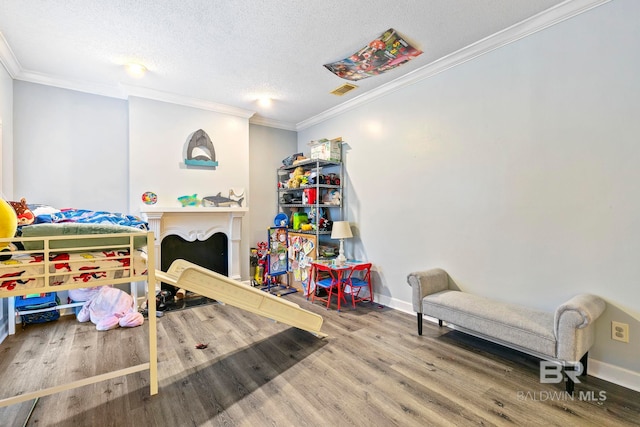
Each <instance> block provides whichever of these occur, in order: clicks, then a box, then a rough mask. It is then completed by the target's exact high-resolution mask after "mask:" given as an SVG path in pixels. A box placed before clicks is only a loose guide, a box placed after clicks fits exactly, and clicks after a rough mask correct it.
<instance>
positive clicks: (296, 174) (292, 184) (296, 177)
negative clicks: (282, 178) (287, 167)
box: [287, 166, 304, 188]
mask: <svg viewBox="0 0 640 427" xmlns="http://www.w3.org/2000/svg"><path fill="white" fill-rule="evenodd" d="M303 178H304V169H302V168H301V167H299V166H298V167H297V168H295V169H294V170H293V174H292V176H291V178H289V181H287V184H288V185H287V186H288V187H289V188H299V187H300V183H301V181H302V179H303Z"/></svg>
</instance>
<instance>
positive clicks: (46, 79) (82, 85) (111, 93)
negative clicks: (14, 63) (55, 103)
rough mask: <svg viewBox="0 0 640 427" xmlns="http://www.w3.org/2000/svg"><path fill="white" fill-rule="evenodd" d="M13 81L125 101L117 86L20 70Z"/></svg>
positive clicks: (123, 94) (125, 95)
mask: <svg viewBox="0 0 640 427" xmlns="http://www.w3.org/2000/svg"><path fill="white" fill-rule="evenodd" d="M15 79H16V80H22V81H25V82H29V83H38V84H41V85H46V86H54V87H59V88H62V89H69V90H75V91H78V92H84V93H90V94H93V95H101V96H106V97H109V98H119V99H127V94H126V93H124V92H123V91H122V89H121V88H119V87H117V86H111V85H105V84H100V83H95V82H87V81H82V80H69V79H63V78H61V77H57V76H52V75H50V74H44V73H38V72H36V71H28V70H22V71H21V72H20V74H18V75H17V76H16V77H15Z"/></svg>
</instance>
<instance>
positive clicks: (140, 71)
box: [125, 62, 147, 77]
mask: <svg viewBox="0 0 640 427" xmlns="http://www.w3.org/2000/svg"><path fill="white" fill-rule="evenodd" d="M125 68H126V69H127V72H128V73H129V74H130V75H132V76H133V77H142V76H144V74H145V73H146V72H147V67H145V66H144V65H142V64H136V63H133V62H132V63H129V64H126V65H125Z"/></svg>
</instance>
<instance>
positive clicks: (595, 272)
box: [298, 0, 640, 388]
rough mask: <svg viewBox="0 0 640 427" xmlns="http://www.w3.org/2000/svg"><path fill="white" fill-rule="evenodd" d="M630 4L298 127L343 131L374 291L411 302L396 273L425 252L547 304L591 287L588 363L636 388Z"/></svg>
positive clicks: (423, 258) (508, 296) (349, 199)
mask: <svg viewBox="0 0 640 427" xmlns="http://www.w3.org/2000/svg"><path fill="white" fill-rule="evenodd" d="M638 16H640V2H635V1H628V0H626V1H625V0H616V1H613V2H611V3H607V4H605V5H604V6H601V7H598V8H596V9H593V10H591V11H589V12H586V13H584V14H582V15H580V16H577V17H574V18H572V19H570V20H568V21H565V22H563V23H560V24H559V25H555V26H552V27H549V28H547V29H545V30H544V31H541V32H539V33H536V34H534V35H532V36H529V37H526V38H524V39H521V40H519V41H517V42H515V43H513V44H510V45H507V46H504V47H502V48H500V49H498V50H495V51H493V52H491V53H489V54H486V55H484V56H481V57H479V58H476V59H474V60H473V61H469V62H466V63H464V64H462V65H459V66H457V67H455V68H452V69H449V70H447V71H445V72H443V73H440V74H438V75H436V76H434V77H431V78H429V79H426V80H422V81H420V82H418V83H416V84H414V85H412V86H410V87H406V88H404V89H400V90H398V91H395V92H393V93H391V94H389V95H387V96H384V97H382V98H379V99H377V100H374V101H372V102H370V103H367V104H366V105H364V106H362V107H360V108H357V109H354V110H351V111H349V112H347V113H345V114H343V115H341V116H340V117H337V118H334V119H330V120H327V121H325V122H323V123H320V124H318V125H315V126H313V127H311V128H308V129H305V130H303V131H301V132H299V138H298V147H299V148H300V149H301V150H306V149H307V145H306V144H307V142H308V141H310V140H314V139H319V138H323V137H326V138H334V137H337V136H342V137H344V139H345V141H347V146H346V149H345V152H346V156H345V157H346V158H345V163H346V169H347V171H348V179H347V185H348V194H347V195H346V198H345V200H346V203H347V212H348V217H349V219H350V221H351V222H352V224H353V226H354V228H355V230H356V231H357V236H356V237H355V238H354V239H350V240H349V241H348V244H347V255H349V254H353V256H356V257H364V258H366V259H368V260H370V261H372V262H373V263H374V265H375V266H376V269H377V272H376V275H375V279H376V283H375V291H376V293H377V294H379V297H380V300H381V301H382V302H383V303H386V304H389V305H392V306H395V307H398V308H402V309H406V310H408V311H410V310H411V308H410V305H409V302H410V299H411V293H410V288H409V286H408V285H407V283H406V276H407V274H408V273H409V272H411V271H415V270H421V269H427V268H432V267H442V268H444V269H446V270H447V271H448V272H449V273H450V274H451V276H452V277H453V280H454V281H455V282H457V283H458V285H459V286H460V287H461V288H462V289H463V290H465V291H469V292H472V293H476V294H481V295H486V296H490V297H495V298H497V299H500V300H506V301H511V302H515V303H522V304H526V305H528V306H532V307H537V308H540V309H545V310H553V309H554V308H555V307H556V306H557V305H558V304H560V303H561V302H563V301H565V300H566V299H568V298H569V297H570V296H572V295H575V294H577V293H581V292H591V293H594V294H597V295H601V296H602V297H604V298H605V299H606V300H607V302H608V308H607V310H606V312H605V313H604V316H603V317H602V318H601V319H599V321H598V322H597V343H596V346H595V348H594V349H593V351H592V352H591V356H592V358H593V359H595V360H598V361H600V362H601V363H600V364H598V365H597V367H596V366H594V368H596V369H597V368H601V369H606V368H608V367H610V366H613V367H614V368H613V371H616V372H626V373H631V374H630V375H627V377H629V376H632V377H633V380H634V381H635V386H636V387H638V388H640V358H639V357H638V354H639V353H640V285H639V281H640V263H639V262H638V254H639V253H640V239H639V238H638V237H639V236H640V221H639V218H640V198H638V183H639V182H640V168H639V167H638V159H640V144H638V135H639V134H640V121H639V120H638V118H637V117H638V112H639V111H640V83H639V82H640V79H638V76H639V75H640V26H638V23H637V19H636V18H637V17H638ZM611 320H619V321H622V322H625V323H629V324H630V335H631V336H630V338H631V339H630V343H629V344H623V343H620V342H616V341H612V340H611V329H610V327H611ZM616 368H621V369H618V370H616ZM625 370H626V371H625ZM594 372H595V371H594Z"/></svg>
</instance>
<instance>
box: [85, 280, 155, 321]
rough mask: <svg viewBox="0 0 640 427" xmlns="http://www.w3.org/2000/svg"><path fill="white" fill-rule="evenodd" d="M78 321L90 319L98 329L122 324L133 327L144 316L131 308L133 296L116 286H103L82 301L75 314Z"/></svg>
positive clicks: (142, 319)
mask: <svg viewBox="0 0 640 427" xmlns="http://www.w3.org/2000/svg"><path fill="white" fill-rule="evenodd" d="M77 318H78V321H79V322H87V321H89V320H91V322H93V323H94V324H95V325H96V329H97V330H99V331H107V330H109V329H113V328H117V327H118V326H122V327H123V328H133V327H135V326H140V325H142V324H143V323H144V317H143V316H142V314H140V313H138V312H137V311H136V310H135V309H134V308H133V298H132V297H131V295H129V294H128V293H126V292H124V291H121V290H120V289H117V288H110V287H108V286H103V287H101V288H100V291H99V292H97V293H96V294H95V295H94V296H93V297H92V298H91V299H90V300H88V301H87V302H85V303H84V305H83V306H82V310H80V313H78V315H77Z"/></svg>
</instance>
